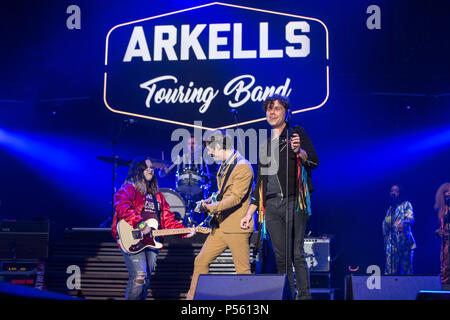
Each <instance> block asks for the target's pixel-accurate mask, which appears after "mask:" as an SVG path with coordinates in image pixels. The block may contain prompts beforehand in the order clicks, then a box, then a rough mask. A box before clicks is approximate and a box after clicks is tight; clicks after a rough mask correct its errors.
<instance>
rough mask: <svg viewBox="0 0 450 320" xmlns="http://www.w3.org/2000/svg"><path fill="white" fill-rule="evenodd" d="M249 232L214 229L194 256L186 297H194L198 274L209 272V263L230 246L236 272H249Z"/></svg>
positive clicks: (189, 298) (190, 298)
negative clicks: (192, 270) (228, 231)
mask: <svg viewBox="0 0 450 320" xmlns="http://www.w3.org/2000/svg"><path fill="white" fill-rule="evenodd" d="M250 235H251V233H223V232H222V231H221V230H220V229H215V230H214V231H213V233H211V234H210V235H209V236H208V238H206V241H205V243H204V244H203V247H202V250H201V251H200V253H199V254H198V256H197V257H196V258H195V262H194V273H193V274H192V280H191V287H190V289H189V291H188V293H187V296H186V299H188V300H192V299H193V298H194V294H195V290H196V288H197V281H198V276H199V275H200V274H207V273H208V272H209V265H210V264H211V262H213V261H214V260H215V259H216V258H217V257H218V256H219V255H220V254H221V253H222V252H224V251H225V249H227V248H230V251H231V255H232V256H233V262H234V266H235V269H236V273H237V274H250V273H251V272H250V244H249V238H250Z"/></svg>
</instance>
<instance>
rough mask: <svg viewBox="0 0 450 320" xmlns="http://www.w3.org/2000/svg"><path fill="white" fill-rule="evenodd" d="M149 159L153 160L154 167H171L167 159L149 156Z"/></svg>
mask: <svg viewBox="0 0 450 320" xmlns="http://www.w3.org/2000/svg"><path fill="white" fill-rule="evenodd" d="M147 159H149V160H151V162H152V166H153V167H154V168H157V169H167V168H168V167H170V163H169V162H167V161H165V160H160V159H154V158H147Z"/></svg>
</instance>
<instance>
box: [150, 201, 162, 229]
mask: <svg viewBox="0 0 450 320" xmlns="http://www.w3.org/2000/svg"><path fill="white" fill-rule="evenodd" d="M152 198H153V204H154V205H155V211H156V216H157V217H158V222H159V223H160V224H161V213H160V211H159V202H158V199H156V196H155V195H154V194H152Z"/></svg>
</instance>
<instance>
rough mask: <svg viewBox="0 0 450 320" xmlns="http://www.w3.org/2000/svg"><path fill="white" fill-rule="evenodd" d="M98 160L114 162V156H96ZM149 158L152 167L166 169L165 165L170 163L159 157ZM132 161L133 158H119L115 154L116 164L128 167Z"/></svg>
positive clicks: (167, 165)
mask: <svg viewBox="0 0 450 320" xmlns="http://www.w3.org/2000/svg"><path fill="white" fill-rule="evenodd" d="M97 159H98V160H101V161H103V162H106V163H111V164H112V163H114V158H113V157H103V156H97ZM147 159H149V160H151V161H152V166H153V167H154V168H157V169H166V168H167V167H169V166H170V165H169V164H168V163H167V162H166V161H164V160H159V159H153V158H147ZM132 162H133V160H125V159H121V158H119V157H118V156H116V164H117V165H118V166H122V167H129V166H131V163H132Z"/></svg>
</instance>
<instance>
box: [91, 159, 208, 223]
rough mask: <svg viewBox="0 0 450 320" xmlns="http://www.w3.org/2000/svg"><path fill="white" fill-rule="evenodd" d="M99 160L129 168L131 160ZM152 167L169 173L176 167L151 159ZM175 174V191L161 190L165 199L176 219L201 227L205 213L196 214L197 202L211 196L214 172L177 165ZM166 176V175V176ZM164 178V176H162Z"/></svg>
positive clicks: (200, 167)
mask: <svg viewBox="0 0 450 320" xmlns="http://www.w3.org/2000/svg"><path fill="white" fill-rule="evenodd" d="M97 159H99V160H101V161H103V162H107V163H111V164H114V163H115V165H116V166H125V167H129V166H130V165H131V163H132V161H131V160H125V159H120V158H118V157H116V159H114V158H111V157H102V156H98V157H97ZM149 159H150V160H151V161H152V165H153V167H154V168H156V169H160V170H161V172H165V174H167V173H168V171H170V170H171V168H173V167H174V166H175V165H174V164H172V165H170V163H168V162H167V161H165V160H160V159H153V158H149ZM177 168H178V169H177V170H176V173H175V190H174V189H172V188H160V191H161V192H162V194H163V195H164V198H165V199H166V201H167V202H168V203H169V205H170V210H171V211H172V212H173V213H174V214H175V216H176V218H177V219H179V220H182V221H183V223H184V224H185V225H186V226H187V227H193V226H197V225H199V224H200V223H201V222H203V221H204V219H205V218H206V214H205V213H198V212H195V211H194V209H195V206H196V202H197V201H200V200H202V199H206V198H208V197H209V196H210V195H211V193H212V192H211V191H210V189H211V187H212V185H213V182H214V181H215V174H214V173H213V172H206V171H207V170H204V169H203V167H202V166H195V165H193V166H190V165H182V164H178V165H177ZM165 174H164V175H165ZM160 176H162V175H160Z"/></svg>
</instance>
